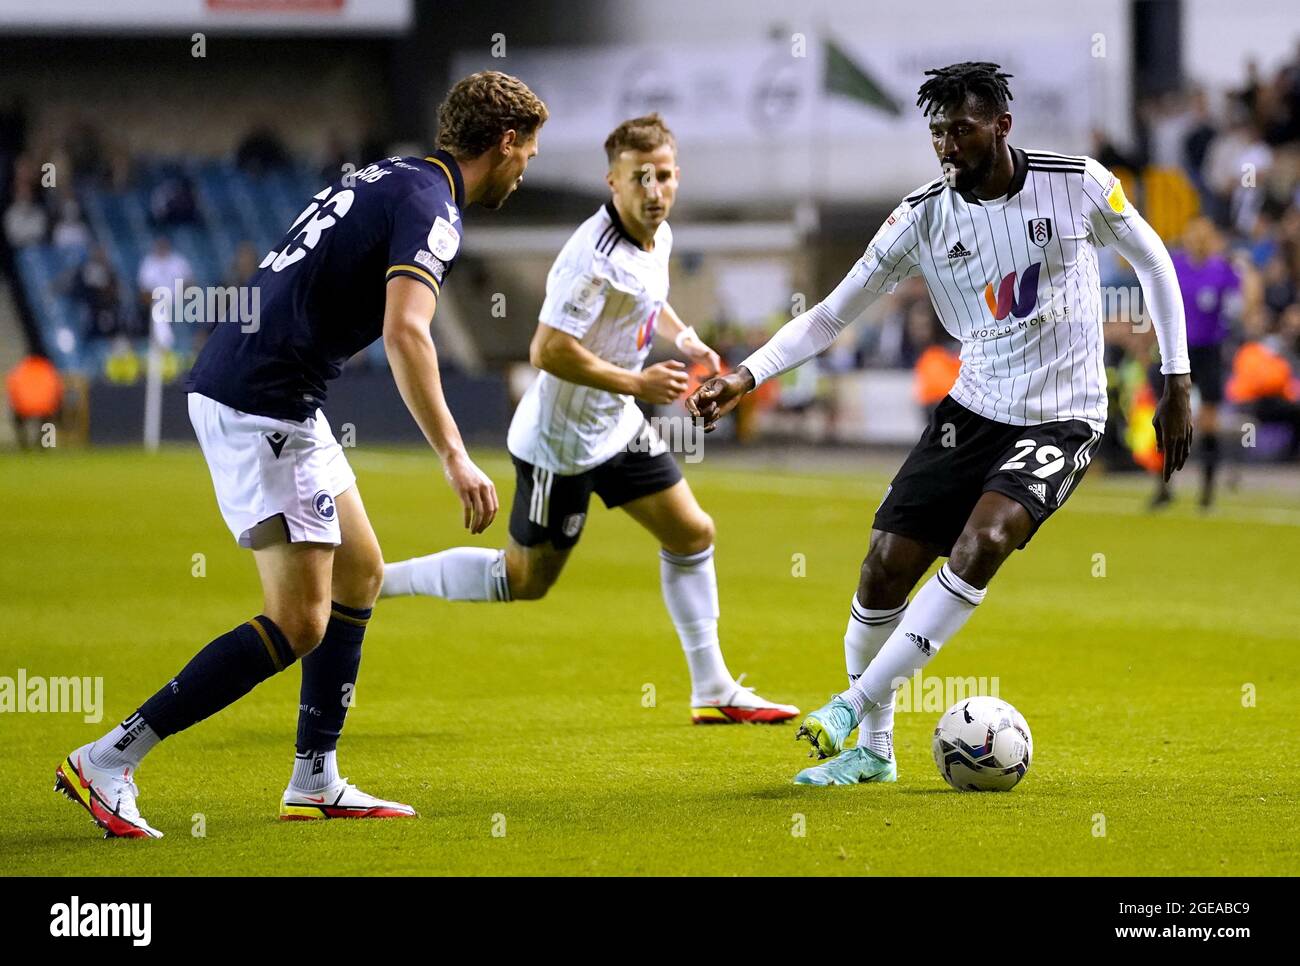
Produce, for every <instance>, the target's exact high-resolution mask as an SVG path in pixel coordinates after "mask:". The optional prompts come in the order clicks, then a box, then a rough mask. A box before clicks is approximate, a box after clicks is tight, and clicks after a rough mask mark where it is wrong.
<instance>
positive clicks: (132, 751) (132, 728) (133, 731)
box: [90, 711, 162, 769]
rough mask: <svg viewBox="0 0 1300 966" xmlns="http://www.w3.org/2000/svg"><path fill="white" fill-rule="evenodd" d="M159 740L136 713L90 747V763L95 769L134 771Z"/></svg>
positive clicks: (138, 713)
mask: <svg viewBox="0 0 1300 966" xmlns="http://www.w3.org/2000/svg"><path fill="white" fill-rule="evenodd" d="M161 740H162V739H161V738H159V737H158V735H157V734H156V733H155V732H154V730H153V729H152V728H150V727H149V724H148V722H146V721H145V720H144V718H142V717H140V712H138V711H137V712H136V713H135V714H133V715H131V717H129V718H127V719H126V720H125V721H123V722H122V723H121V724H120V725H117V726H115V727H114V728H113V729H112V730H111V731H109V733H108V734H106V735H104V737H102V738H100V739H99V740H98V741H96V742H95V743H94V744H93V745H91V746H90V763H91V764H92V765H93V766H95V767H96V768H106V769H108V768H130V769H135V768H136V766H138V765H139V764H140V762H141V760H142V759H143V758H144V756H145V755H146V754H148V753H149V749H151V748H152V747H153V746H154V745H156V744H158V742H160V741H161Z"/></svg>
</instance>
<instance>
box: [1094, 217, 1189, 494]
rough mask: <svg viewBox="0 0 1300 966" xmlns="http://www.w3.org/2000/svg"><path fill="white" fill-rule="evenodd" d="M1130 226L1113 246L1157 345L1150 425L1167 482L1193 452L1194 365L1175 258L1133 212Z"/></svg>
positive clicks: (1153, 231) (1142, 219)
mask: <svg viewBox="0 0 1300 966" xmlns="http://www.w3.org/2000/svg"><path fill="white" fill-rule="evenodd" d="M1129 225H1130V226H1131V229H1130V231H1128V232H1127V233H1125V234H1122V235H1119V236H1118V238H1117V239H1116V240H1115V241H1114V242H1113V247H1114V248H1115V250H1116V251H1117V252H1119V253H1120V254H1121V255H1123V256H1124V258H1125V259H1126V260H1127V261H1128V262H1129V264H1131V265H1132V266H1133V271H1134V272H1135V273H1136V274H1137V277H1138V282H1139V284H1141V286H1142V299H1143V302H1144V303H1145V304H1146V305H1147V307H1148V310H1149V312H1150V314H1151V321H1152V325H1153V326H1154V327H1155V330H1156V342H1157V343H1158V344H1159V346H1160V359H1161V364H1160V371H1161V372H1162V373H1164V376H1165V388H1164V392H1163V393H1162V394H1161V396H1160V402H1159V403H1158V404H1157V405H1156V413H1155V416H1154V417H1153V418H1152V420H1151V424H1152V425H1153V426H1154V427H1155V430H1156V446H1157V448H1159V450H1160V452H1162V453H1163V454H1164V457H1165V465H1164V477H1165V479H1166V480H1168V479H1169V478H1170V477H1171V476H1173V474H1174V473H1175V472H1176V471H1177V470H1181V469H1182V468H1183V464H1184V463H1186V462H1187V456H1188V454H1189V453H1190V452H1191V449H1192V399H1191V393H1192V377H1191V371H1192V367H1191V365H1190V364H1189V363H1188V359H1187V327H1186V320H1185V315H1184V310H1183V294H1182V290H1181V289H1180V288H1179V286H1178V275H1177V273H1176V272H1175V270H1174V263H1173V259H1171V258H1170V257H1169V251H1168V249H1166V248H1165V243H1164V242H1163V241H1162V240H1161V238H1160V236H1159V235H1158V234H1156V230H1155V229H1154V228H1152V227H1151V226H1150V225H1149V224H1147V222H1146V220H1145V219H1144V218H1143V217H1142V216H1141V215H1139V214H1137V213H1136V212H1132V215H1131V216H1130V218H1129Z"/></svg>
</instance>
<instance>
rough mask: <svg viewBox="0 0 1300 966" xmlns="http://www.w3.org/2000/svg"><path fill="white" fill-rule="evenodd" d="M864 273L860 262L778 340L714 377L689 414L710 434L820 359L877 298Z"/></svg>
mask: <svg viewBox="0 0 1300 966" xmlns="http://www.w3.org/2000/svg"><path fill="white" fill-rule="evenodd" d="M860 268H861V263H860V262H859V263H858V265H857V266H854V269H853V271H851V272H850V273H849V274H848V275H847V276H845V278H844V280H843V281H842V282H840V284H839V285H837V286H835V289H834V290H833V291H832V292H831V294H830V295H828V296H826V298H825V299H823V300H822V301H820V302H818V303H817V304H816V305H814V306H813V307H812V308H810V309H809V310H808V311H807V312H804V313H803V314H802V315H796V316H795V317H794V318H793V319H791V320H790V321H789V322H787V323H786V324H785V325H783V326H781V328H779V329H777V331H776V335H774V336H772V338H770V339H768V340H767V342H766V343H764V344H763V346H762V347H761V348H759V349H758V351H756V352H754V353H753V354H752V355H750V356H749V358H747V359H746V360H745V361H744V362H742V363H741V364H740V365H739V366H737V367H736V371H735V372H732V373H729V374H728V375H725V376H715V377H714V378H712V379H710V380H708V381H707V382H706V383H704V385H702V386H700V388H699V389H696V390H695V392H693V393H692V394H691V396H690V398H689V399H687V400H686V409H687V411H688V412H689V413H690V414H691V415H692V416H697V417H699V418H700V419H703V420H704V431H705V432H706V433H709V432H712V431H713V427H714V426H715V425H716V424H717V422H718V420H719V419H721V418H722V417H723V416H725V415H727V413H729V412H731V411H732V410H733V409H735V408H736V406H737V405H738V404H739V403H740V398H741V397H742V396H743V395H745V393H747V392H750V391H752V390H753V389H754V388H756V387H757V386H758V384H759V383H761V382H764V381H765V380H767V379H771V378H772V377H773V376H779V375H780V374H781V373H783V372H789V371H790V370H791V369H795V368H798V367H799V366H801V365H803V364H804V363H805V362H807V361H808V360H809V359H811V358H813V357H814V356H817V355H820V354H821V353H822V352H824V351H825V350H826V349H827V348H828V347H829V346H830V344H831V343H832V342H834V341H835V339H836V337H837V336H838V335H839V334H840V333H841V332H842V331H844V327H845V326H846V325H848V324H849V323H850V322H852V321H853V320H854V319H856V318H857V317H858V316H860V315H861V314H862V313H863V312H865V311H866V310H867V307H868V306H870V305H871V303H872V302H874V301H875V300H876V298H877V297H878V294H879V293H878V292H876V291H874V290H872V289H869V288H866V287H864V286H863V284H862V282H861V280H860V279H859V275H860V274H861V272H860Z"/></svg>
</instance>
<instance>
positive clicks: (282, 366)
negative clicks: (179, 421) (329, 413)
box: [185, 151, 465, 421]
mask: <svg viewBox="0 0 1300 966" xmlns="http://www.w3.org/2000/svg"><path fill="white" fill-rule="evenodd" d="M345 180H346V181H347V182H348V184H346V185H345V184H344V181H345ZM464 199H465V184H464V182H463V181H462V179H461V174H460V169H459V168H458V167H457V165H456V162H455V160H453V158H452V157H451V155H449V154H447V153H446V152H444V151H438V152H435V153H434V154H432V155H431V156H429V157H427V158H388V159H386V160H384V161H380V162H378V163H376V164H372V165H369V166H368V167H366V168H363V169H362V170H361V171H358V172H356V173H355V174H353V175H350V176H348V177H346V179H345V178H340V179H339V180H338V181H336V182H335V183H334V184H332V185H330V186H329V187H328V188H325V189H324V190H323V191H321V192H319V193H318V194H316V195H315V197H314V198H313V200H312V202H311V204H310V205H309V206H308V207H307V208H306V209H305V210H304V211H303V213H302V214H301V215H299V216H298V220H297V221H295V222H294V224H293V225H292V226H291V227H290V228H289V231H288V233H287V234H286V235H285V236H284V238H283V239H282V240H281V241H280V244H279V246H278V247H277V248H276V249H275V250H274V251H272V252H270V253H269V254H268V255H267V256H266V257H265V258H264V259H262V264H261V265H260V266H259V267H258V270H257V273H256V274H255V275H254V276H253V277H252V278H251V279H249V280H248V283H247V284H248V285H250V286H255V287H256V289H257V292H258V298H259V300H260V302H259V313H258V315H257V317H256V319H255V321H254V322H252V323H248V324H241V323H240V322H238V321H226V322H222V323H220V324H219V325H217V327H216V329H215V331H214V332H213V333H212V336H211V338H209V339H208V341H207V343H206V344H205V345H204V346H203V351H202V352H200V353H199V357H198V359H197V360H196V361H195V363H194V368H193V369H192V370H190V374H189V376H188V377H187V378H186V380H185V388H186V389H187V390H188V391H190V392H197V393H201V394H202V395H204V396H208V397H209V398H211V399H215V400H217V402H221V403H225V404H226V405H227V406H231V407H233V408H235V409H238V410H240V411H242V412H246V413H255V414H257V415H259V416H270V417H273V418H276V419H291V420H295V421H301V420H304V419H309V418H311V417H313V416H315V415H316V409H317V407H319V406H321V405H322V404H323V403H324V402H325V391H326V385H327V384H328V383H329V381H330V380H331V379H334V378H335V377H336V376H338V374H339V373H340V372H341V371H342V369H343V364H344V363H345V362H347V361H348V359H349V358H351V357H352V356H353V355H355V354H356V353H357V352H360V351H361V350H362V349H364V348H365V347H366V346H368V345H370V343H372V342H374V341H375V340H376V339H378V338H379V337H380V336H381V335H382V334H383V327H384V298H385V287H386V285H387V282H388V279H390V278H392V277H393V276H395V275H405V276H408V277H410V278H414V279H416V280H418V281H420V282H423V283H424V284H425V285H427V286H429V288H431V289H432V290H433V291H434V294H437V293H438V291H439V289H440V287H441V286H442V283H443V280H444V279H445V278H446V277H447V273H448V272H449V271H451V267H452V263H453V262H454V261H455V258H456V255H457V253H458V252H459V251H460V239H461V227H462V224H461V220H460V206H461V205H462V204H463V203H464Z"/></svg>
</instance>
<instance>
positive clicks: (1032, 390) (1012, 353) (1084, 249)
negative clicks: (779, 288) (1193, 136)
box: [849, 149, 1140, 430]
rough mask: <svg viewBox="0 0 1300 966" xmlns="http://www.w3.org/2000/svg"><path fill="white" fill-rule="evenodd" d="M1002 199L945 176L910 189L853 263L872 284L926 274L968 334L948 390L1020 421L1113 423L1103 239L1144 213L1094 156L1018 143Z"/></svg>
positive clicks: (947, 320) (952, 324) (949, 320)
mask: <svg viewBox="0 0 1300 966" xmlns="http://www.w3.org/2000/svg"><path fill="white" fill-rule="evenodd" d="M1012 155H1013V159H1014V162H1015V174H1014V176H1013V178H1012V181H1011V186H1010V189H1009V190H1008V192H1007V194H1006V195H1005V196H1003V197H1002V198H998V199H994V200H992V201H980V200H979V199H977V198H975V197H974V195H971V194H968V193H962V192H958V191H955V190H950V189H949V188H948V187H947V184H946V183H945V181H944V180H943V179H942V178H940V179H937V180H935V181H932V182H930V183H929V184H928V185H925V186H924V187H922V188H920V189H919V190H917V191H916V192H914V193H913V194H911V195H909V196H908V197H907V198H906V199H905V200H904V201H903V203H902V204H900V205H899V206H898V207H897V208H895V209H894V211H893V213H892V214H891V215H890V216H889V218H888V219H887V220H886V222H885V224H884V225H883V226H881V229H880V231H879V232H878V233H877V234H876V237H875V238H873V239H872V241H871V244H870V245H869V246H868V247H867V250H866V252H865V253H864V255H863V257H862V259H861V260H860V261H859V262H858V264H857V265H856V266H855V268H854V270H853V271H852V272H851V273H850V275H849V279H854V278H856V279H857V280H858V281H859V282H860V283H861V285H862V286H863V287H864V288H866V289H868V290H870V291H873V292H878V293H884V292H892V291H893V290H894V288H895V286H897V284H898V282H899V281H900V280H901V279H903V278H906V277H907V276H910V275H922V276H924V277H925V281H926V287H927V289H928V290H929V293H930V301H931V302H932V303H933V305H934V310H935V312H936V313H937V314H938V317H939V320H940V322H942V324H943V327H944V328H945V329H946V330H947V331H948V332H949V334H951V335H952V336H953V337H954V338H956V339H958V340H959V341H960V342H961V370H960V374H959V376H958V378H957V383H956V385H955V386H953V389H952V393H951V395H952V398H953V399H955V400H956V401H957V402H959V403H960V404H961V405H963V406H965V407H966V408H967V409H970V410H972V411H974V412H976V413H979V414H980V415H981V416H985V417H987V418H988V419H992V420H995V421H997V422H1000V423H1007V424H1010V425H1013V426H1031V425H1036V424H1038V423H1046V422H1054V421H1056V420H1064V419H1079V420H1082V421H1083V422H1085V423H1088V424H1089V425H1090V426H1092V427H1093V428H1094V429H1097V430H1103V429H1104V428H1105V424H1106V373H1105V364H1104V362H1103V358H1102V352H1103V345H1102V328H1101V326H1102V304H1101V289H1100V276H1099V274H1098V270H1097V251H1096V250H1097V248H1098V247H1100V246H1104V245H1107V244H1113V243H1116V242H1117V241H1119V240H1120V239H1122V238H1123V237H1124V236H1125V235H1127V234H1128V233H1129V232H1130V231H1132V230H1133V228H1134V223H1135V221H1136V220H1139V219H1140V216H1139V215H1138V214H1137V212H1136V211H1135V210H1134V208H1133V207H1132V205H1130V204H1129V203H1128V201H1127V200H1126V199H1125V197H1124V189H1123V188H1122V187H1121V185H1120V183H1119V181H1118V180H1117V179H1116V178H1115V176H1114V175H1113V174H1111V173H1110V172H1109V171H1107V170H1106V168H1105V167H1103V166H1102V165H1101V164H1099V163H1098V162H1097V161H1095V160H1093V159H1092V158H1088V157H1084V156H1076V155H1064V154H1053V153H1051V152H1047V151H1032V150H1031V151H1021V150H1019V149H1013V150H1012Z"/></svg>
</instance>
